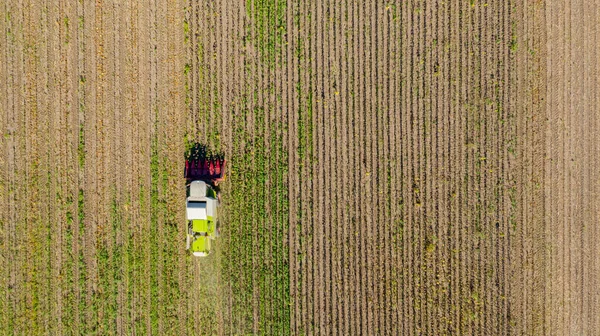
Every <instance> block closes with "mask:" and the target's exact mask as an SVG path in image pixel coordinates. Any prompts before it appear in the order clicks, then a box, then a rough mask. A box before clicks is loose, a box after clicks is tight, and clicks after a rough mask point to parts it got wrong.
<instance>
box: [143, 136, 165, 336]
mask: <svg viewBox="0 0 600 336" xmlns="http://www.w3.org/2000/svg"><path fill="white" fill-rule="evenodd" d="M155 127H156V125H155ZM155 133H156V132H155ZM151 153H152V154H151V160H150V171H151V176H152V185H151V191H150V209H151V217H150V239H149V241H147V242H146V246H143V248H144V249H149V250H150V269H149V270H148V271H149V280H150V324H151V330H150V331H151V332H152V334H158V315H159V314H158V312H159V310H160V307H159V302H158V299H159V283H158V270H157V265H158V248H157V246H158V225H159V220H158V213H159V212H161V210H162V205H161V203H160V202H159V194H158V180H159V178H160V166H159V154H158V139H157V138H156V136H155V137H154V138H153V139H152V144H151Z"/></svg>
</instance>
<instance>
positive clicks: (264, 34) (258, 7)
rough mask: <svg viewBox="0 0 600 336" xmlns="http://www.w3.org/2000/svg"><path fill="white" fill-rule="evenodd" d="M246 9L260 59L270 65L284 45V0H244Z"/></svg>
mask: <svg viewBox="0 0 600 336" xmlns="http://www.w3.org/2000/svg"><path fill="white" fill-rule="evenodd" d="M246 11H247V15H248V17H250V18H251V20H252V24H253V32H254V34H253V35H254V41H255V43H256V46H257V48H258V49H259V51H260V53H261V56H262V61H263V63H265V64H266V65H269V66H271V67H274V66H275V61H276V59H277V58H278V57H280V55H281V53H282V52H283V50H284V47H285V41H284V39H283V37H284V36H285V33H286V18H285V15H286V2H285V1H283V0H252V1H251V0H246Z"/></svg>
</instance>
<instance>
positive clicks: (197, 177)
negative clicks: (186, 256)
mask: <svg viewBox="0 0 600 336" xmlns="http://www.w3.org/2000/svg"><path fill="white" fill-rule="evenodd" d="M224 171H225V160H222V159H217V160H206V159H202V160H188V161H186V162H185V177H186V181H187V184H188V197H187V200H186V219H187V239H186V249H187V250H191V251H192V254H193V255H194V256H196V257H205V256H208V255H209V254H210V253H211V251H212V250H211V241H213V240H215V239H216V238H217V237H218V236H219V230H218V227H217V207H218V205H219V200H218V194H217V192H218V191H217V189H216V186H217V185H218V183H219V182H220V181H222V180H223V178H224Z"/></svg>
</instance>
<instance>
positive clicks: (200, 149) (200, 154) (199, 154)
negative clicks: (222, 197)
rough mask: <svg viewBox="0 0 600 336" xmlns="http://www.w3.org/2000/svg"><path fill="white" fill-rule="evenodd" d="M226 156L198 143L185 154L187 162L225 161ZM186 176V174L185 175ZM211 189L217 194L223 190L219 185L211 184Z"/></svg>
mask: <svg viewBox="0 0 600 336" xmlns="http://www.w3.org/2000/svg"><path fill="white" fill-rule="evenodd" d="M224 159H225V154H224V153H223V152H217V151H214V150H211V149H210V148H209V147H208V146H207V145H205V144H202V143H199V142H196V143H194V144H193V145H192V146H191V147H190V148H189V149H188V150H187V151H186V153H185V160H186V161H205V160H206V161H213V160H224ZM184 174H185V173H184ZM211 187H212V188H213V189H214V190H215V192H217V193H219V192H220V191H221V188H220V187H219V185H218V184H213V183H211Z"/></svg>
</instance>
